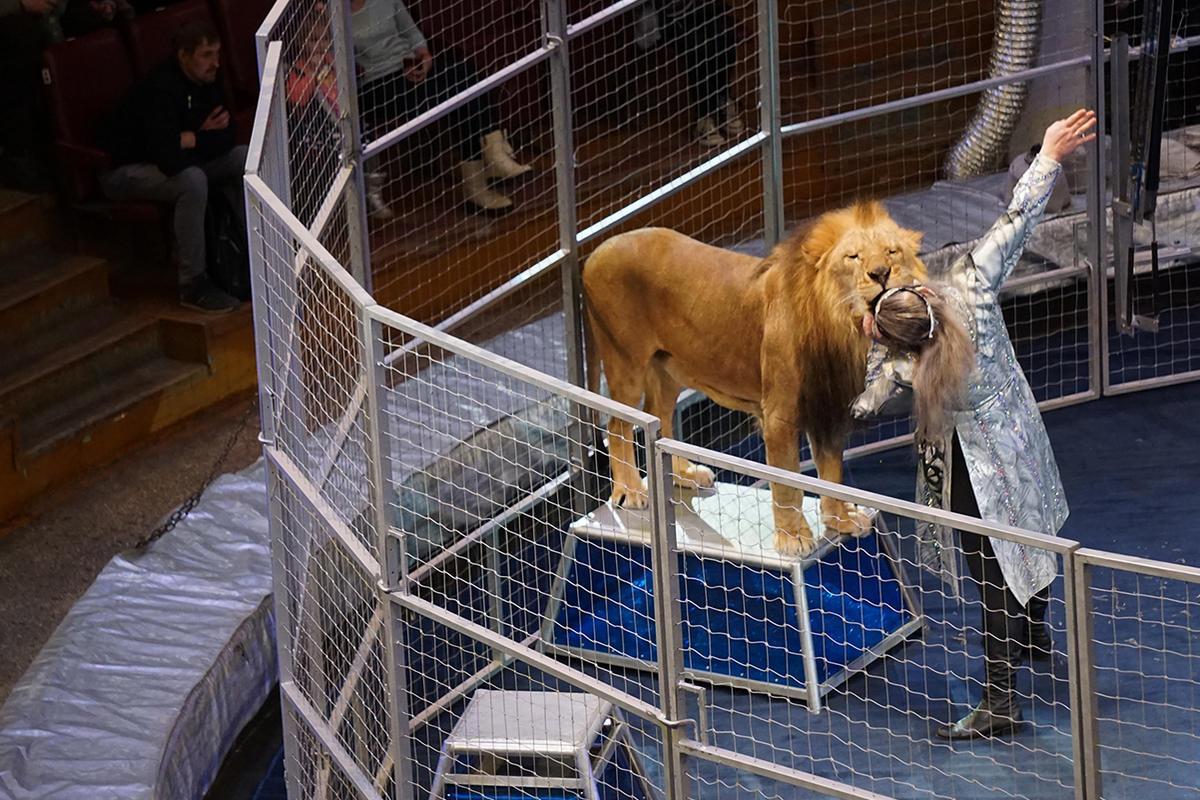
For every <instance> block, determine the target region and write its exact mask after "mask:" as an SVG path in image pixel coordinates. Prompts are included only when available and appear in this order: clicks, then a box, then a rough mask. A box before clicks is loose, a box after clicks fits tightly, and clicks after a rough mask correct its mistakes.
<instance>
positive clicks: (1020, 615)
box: [937, 435, 1026, 739]
mask: <svg viewBox="0 0 1200 800" xmlns="http://www.w3.org/2000/svg"><path fill="white" fill-rule="evenodd" d="M952 444H953V450H952V455H951V467H950V471H951V478H950V510H951V511H955V512H957V513H960V514H966V515H969V516H973V517H978V516H979V505H978V503H977V501H976V499H975V492H974V489H972V487H971V478H970V474H969V473H968V471H967V466H966V460H965V459H964V458H963V454H962V448H961V447H960V445H959V443H958V437H957V435H956V436H954V437H953V442H952ZM958 535H959V542H960V543H961V544H962V549H963V557H964V559H965V560H966V562H967V569H968V570H969V571H970V573H971V577H972V578H973V579H974V580H975V583H976V584H977V585H978V586H979V595H980V600H981V602H982V605H983V613H982V619H981V628H982V634H983V657H984V664H985V683H984V692H983V700H982V701H981V702H980V703H979V705H978V706H976V707H975V709H973V710H972V711H971V712H970V713H969V714H967V715H966V716H965V717H963V718H962V719H960V720H958V721H957V722H955V723H953V724H951V725H947V726H945V727H942V728H939V729H938V731H937V735H938V736H939V737H941V738H943V739H973V738H976V737H980V736H992V735H996V734H1001V733H1007V732H1009V731H1011V730H1012V729H1013V727H1014V726H1015V724H1016V723H1017V722H1019V721H1020V720H1021V708H1020V706H1019V705H1018V704H1017V700H1016V692H1015V681H1016V670H1017V665H1018V664H1019V663H1020V659H1021V654H1022V652H1023V647H1022V644H1021V642H1022V640H1021V638H1020V637H1021V634H1022V632H1023V631H1024V621H1025V619H1026V613H1025V611H1024V609H1023V608H1022V607H1021V605H1020V604H1019V603H1018V602H1017V598H1016V597H1015V596H1014V595H1013V593H1012V592H1011V591H1009V589H1008V586H1007V584H1006V583H1005V581H1004V573H1003V572H1002V571H1001V569H1000V562H999V561H998V560H997V559H996V554H995V552H994V551H993V550H992V543H991V540H990V539H989V538H988V537H986V536H981V535H979V534H977V533H971V532H970V531H959V534H958Z"/></svg>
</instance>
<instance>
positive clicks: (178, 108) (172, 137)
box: [102, 56, 237, 175]
mask: <svg viewBox="0 0 1200 800" xmlns="http://www.w3.org/2000/svg"><path fill="white" fill-rule="evenodd" d="M217 106H226V108H228V105H227V104H226V102H225V98H224V97H223V96H222V93H221V87H220V81H219V80H218V81H217V82H214V83H211V84H207V85H204V84H199V83H194V82H193V81H192V80H191V79H190V78H188V77H187V76H186V75H184V74H183V70H181V69H180V68H179V62H177V61H176V60H175V57H174V56H171V58H169V59H167V60H166V61H164V62H163V63H162V64H161V65H159V66H158V67H156V68H155V69H154V71H153V72H151V73H150V74H148V75H147V76H146V77H145V78H143V79H142V80H141V81H139V82H138V83H137V84H136V85H135V86H134V87H133V88H132V89H131V90H130V91H129V93H128V94H126V95H125V97H124V98H123V99H122V100H121V102H120V104H118V106H117V108H116V109H115V110H114V112H113V113H112V115H111V116H110V117H109V118H108V121H107V123H106V125H105V127H104V133H103V135H102V143H103V145H104V147H105V149H107V150H108V151H109V152H110V153H112V155H113V159H114V160H115V162H116V163H117V164H145V163H149V164H154V165H156V166H157V167H158V168H159V169H161V170H162V171H163V173H164V174H166V175H174V174H175V173H177V172H179V171H181V170H183V169H185V168H187V167H190V166H193V165H196V164H203V163H205V162H206V161H211V160H212V159H214V158H216V157H218V156H222V155H224V154H225V153H228V152H229V151H230V150H231V149H232V148H233V145H234V143H235V141H236V138H237V132H236V131H235V130H234V124H233V119H232V117H231V118H230V120H229V125H228V126H227V127H226V128H224V129H222V130H216V131H202V130H200V126H201V125H202V124H204V120H205V119H207V118H208V115H209V114H210V113H211V112H212V110H213V109H214V108H216V107H217ZM183 131H191V132H192V133H194V134H196V146H195V147H189V148H187V149H184V148H182V147H180V146H179V134H180V133H182V132H183Z"/></svg>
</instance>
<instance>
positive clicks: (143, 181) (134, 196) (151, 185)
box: [100, 155, 245, 311]
mask: <svg viewBox="0 0 1200 800" xmlns="http://www.w3.org/2000/svg"><path fill="white" fill-rule="evenodd" d="M244 158H245V157H244V155H243V161H244ZM100 188H101V189H102V190H103V191H104V193H105V194H106V195H108V196H109V197H111V198H112V199H114V200H149V201H151V202H156V203H163V204H170V205H172V206H173V228H174V232H175V259H176V262H177V268H178V276H179V295H180V301H181V302H183V303H184V304H185V305H188V306H190V307H193V308H199V309H201V310H204V311H229V310H231V309H234V308H236V307H237V305H238V302H237V300H236V298H233V297H230V296H229V295H226V294H225V293H224V292H221V291H220V290H219V289H217V288H216V287H214V286H213V285H212V283H211V282H210V281H209V279H208V274H207V254H206V252H205V244H204V214H205V210H206V207H207V205H208V176H207V175H205V173H204V170H203V169H201V168H200V167H188V168H187V169H184V170H181V171H180V172H178V173H176V174H175V175H172V176H171V177H169V178H168V177H167V176H166V175H164V174H163V173H162V171H161V170H160V169H159V168H158V167H156V166H155V165H153V164H126V165H125V166H121V167H117V168H116V169H113V170H110V171H108V172H106V173H103V174H102V175H100Z"/></svg>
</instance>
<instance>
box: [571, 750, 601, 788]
mask: <svg viewBox="0 0 1200 800" xmlns="http://www.w3.org/2000/svg"><path fill="white" fill-rule="evenodd" d="M575 769H577V770H579V783H580V787H581V788H582V789H583V795H584V797H586V798H587V800H600V787H598V786H597V785H596V773H595V772H593V771H592V761H591V757H590V756H589V755H588V751H587V748H586V747H585V748H584V749H582V750H580V751H579V752H578V753H576V754H575Z"/></svg>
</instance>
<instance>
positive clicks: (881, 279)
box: [867, 265, 891, 289]
mask: <svg viewBox="0 0 1200 800" xmlns="http://www.w3.org/2000/svg"><path fill="white" fill-rule="evenodd" d="M890 272H891V269H890V268H888V266H887V265H883V266H879V267H873V268H872V269H871V270H870V271H869V272H868V273H867V274H869V275H870V276H871V280H873V281H875V282H876V283H878V284H879V285H880V286H881V287H883V288H884V289H886V288H887V279H888V273H890Z"/></svg>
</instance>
